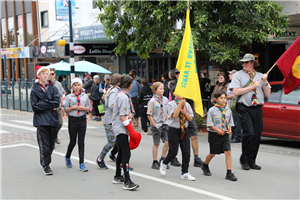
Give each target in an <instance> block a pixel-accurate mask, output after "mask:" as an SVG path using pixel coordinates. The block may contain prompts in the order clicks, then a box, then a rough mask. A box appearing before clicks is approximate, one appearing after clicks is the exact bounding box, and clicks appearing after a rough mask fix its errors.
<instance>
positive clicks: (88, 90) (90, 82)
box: [83, 78, 94, 94]
mask: <svg viewBox="0 0 300 200" xmlns="http://www.w3.org/2000/svg"><path fill="white" fill-rule="evenodd" d="M93 83H94V80H93V79H92V78H89V79H87V80H86V81H85V82H84V83H83V88H84V89H85V91H84V92H85V93H86V94H87V93H91V88H92V85H93Z"/></svg>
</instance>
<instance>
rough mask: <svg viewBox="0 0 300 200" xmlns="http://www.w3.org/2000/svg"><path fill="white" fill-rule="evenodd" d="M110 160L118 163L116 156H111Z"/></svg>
mask: <svg viewBox="0 0 300 200" xmlns="http://www.w3.org/2000/svg"><path fill="white" fill-rule="evenodd" d="M109 158H110V159H111V160H112V161H113V162H116V157H115V156H113V155H111V154H109Z"/></svg>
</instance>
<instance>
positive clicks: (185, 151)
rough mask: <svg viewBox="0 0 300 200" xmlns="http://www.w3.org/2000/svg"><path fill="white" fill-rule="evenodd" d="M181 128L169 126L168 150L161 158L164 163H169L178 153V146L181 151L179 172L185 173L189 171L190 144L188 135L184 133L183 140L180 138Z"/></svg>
mask: <svg viewBox="0 0 300 200" xmlns="http://www.w3.org/2000/svg"><path fill="white" fill-rule="evenodd" d="M180 134H181V129H180V128H179V129H177V128H172V127H169V130H168V142H169V151H168V154H167V156H166V158H165V159H164V160H163V163H164V164H166V165H167V164H169V162H171V160H173V159H174V158H175V157H176V155H177V153H178V146H180V149H181V153H182V165H181V173H182V174H185V173H187V172H188V171H189V163H190V156H191V145H190V137H189V135H188V134H187V133H185V135H184V137H183V140H180Z"/></svg>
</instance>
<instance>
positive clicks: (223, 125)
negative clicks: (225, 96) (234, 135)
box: [215, 103, 229, 131]
mask: <svg viewBox="0 0 300 200" xmlns="http://www.w3.org/2000/svg"><path fill="white" fill-rule="evenodd" d="M215 106H216V107H217V108H219V110H220V111H221V112H222V131H224V130H225V127H226V128H227V131H229V126H228V122H227V118H226V115H225V112H226V106H224V108H222V107H221V106H220V105H219V104H218V103H216V104H215Z"/></svg>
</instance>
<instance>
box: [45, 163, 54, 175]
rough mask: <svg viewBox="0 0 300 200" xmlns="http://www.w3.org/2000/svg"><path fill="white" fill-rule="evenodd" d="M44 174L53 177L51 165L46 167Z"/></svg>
mask: <svg viewBox="0 0 300 200" xmlns="http://www.w3.org/2000/svg"><path fill="white" fill-rule="evenodd" d="M44 174H45V175H52V174H53V171H52V170H51V168H50V167H49V165H45V166H44Z"/></svg>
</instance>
